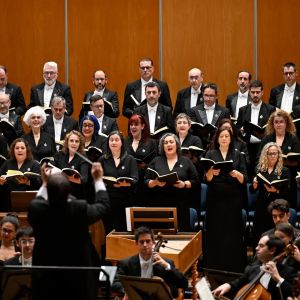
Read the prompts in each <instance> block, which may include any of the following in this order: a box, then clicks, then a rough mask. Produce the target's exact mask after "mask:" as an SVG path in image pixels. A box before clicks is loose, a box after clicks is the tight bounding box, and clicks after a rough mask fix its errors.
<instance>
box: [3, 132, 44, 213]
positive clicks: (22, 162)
mask: <svg viewBox="0 0 300 300" xmlns="http://www.w3.org/2000/svg"><path fill="white" fill-rule="evenodd" d="M9 170H15V171H21V172H23V173H24V172H33V173H36V174H40V173H41V170H40V165H39V163H38V162H37V161H35V160H33V158H32V154H31V149H30V147H29V145H28V143H27V141H26V140H25V139H23V138H17V139H15V140H14V141H13V142H12V144H11V145H10V158H9V159H8V160H6V161H5V162H4V163H3V165H2V166H1V168H0V175H1V177H0V185H1V189H0V191H1V201H0V211H10V207H11V204H10V192H11V191H27V190H37V189H39V187H40V185H41V178H40V177H39V176H30V177H29V176H17V177H11V178H7V179H5V177H4V176H5V175H6V174H7V172H8V171H9ZM8 173H9V172H8Z"/></svg>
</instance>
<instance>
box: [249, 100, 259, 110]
mask: <svg viewBox="0 0 300 300" xmlns="http://www.w3.org/2000/svg"><path fill="white" fill-rule="evenodd" d="M261 105H262V101H260V103H259V104H257V105H254V104H253V103H251V109H258V110H260V107H261Z"/></svg>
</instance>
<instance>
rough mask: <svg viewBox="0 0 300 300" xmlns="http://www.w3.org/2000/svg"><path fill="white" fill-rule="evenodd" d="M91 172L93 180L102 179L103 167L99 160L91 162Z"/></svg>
mask: <svg viewBox="0 0 300 300" xmlns="http://www.w3.org/2000/svg"><path fill="white" fill-rule="evenodd" d="M91 174H92V177H93V179H94V181H97V180H100V179H102V177H103V169H102V166H101V164H100V163H99V162H94V163H93V164H92V169H91Z"/></svg>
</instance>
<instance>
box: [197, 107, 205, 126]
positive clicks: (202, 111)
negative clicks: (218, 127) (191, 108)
mask: <svg viewBox="0 0 300 300" xmlns="http://www.w3.org/2000/svg"><path fill="white" fill-rule="evenodd" d="M198 113H199V116H200V119H201V121H202V123H203V125H205V124H207V116H206V111H205V109H204V107H203V110H202V109H198Z"/></svg>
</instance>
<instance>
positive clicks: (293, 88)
mask: <svg viewBox="0 0 300 300" xmlns="http://www.w3.org/2000/svg"><path fill="white" fill-rule="evenodd" d="M295 88H296V82H294V84H293V85H291V86H288V85H287V84H285V85H284V89H285V90H286V91H290V92H291V93H293V92H294V91H295Z"/></svg>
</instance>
